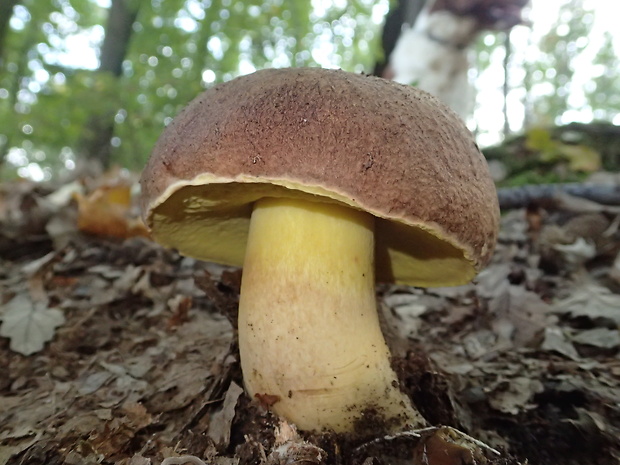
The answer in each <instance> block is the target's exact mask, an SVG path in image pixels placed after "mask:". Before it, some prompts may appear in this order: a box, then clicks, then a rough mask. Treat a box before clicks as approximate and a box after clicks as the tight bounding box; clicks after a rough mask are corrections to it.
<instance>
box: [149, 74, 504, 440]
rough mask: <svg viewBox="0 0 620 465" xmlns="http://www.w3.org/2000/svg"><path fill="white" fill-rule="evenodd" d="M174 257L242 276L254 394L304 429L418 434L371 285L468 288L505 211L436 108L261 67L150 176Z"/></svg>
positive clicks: (216, 99)
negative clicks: (361, 424) (233, 269)
mask: <svg viewBox="0 0 620 465" xmlns="http://www.w3.org/2000/svg"><path fill="white" fill-rule="evenodd" d="M141 185H142V193H143V194H142V195H143V198H142V202H143V205H142V206H143V214H144V219H145V222H146V223H147V225H148V226H149V228H150V229H151V232H152V235H153V237H154V238H155V239H156V240H157V241H158V242H160V243H161V244H163V245H165V246H168V247H174V248H176V249H178V250H179V251H180V253H182V254H185V255H188V256H192V257H195V258H198V259H202V260H207V261H212V262H217V263H221V264H226V265H234V266H243V276H242V284H241V295H240V303H239V321H238V328H239V333H238V334H239V350H240V358H241V367H242V371H243V376H244V383H245V387H246V389H247V391H248V393H249V395H251V396H254V397H259V398H261V399H263V400H265V399H267V400H268V401H269V402H268V403H269V404H272V405H271V408H272V409H273V411H275V412H276V413H277V414H279V415H281V416H283V417H285V418H286V419H288V420H289V421H291V422H293V423H295V424H296V425H297V426H298V427H299V428H300V429H303V430H333V431H336V432H350V431H354V430H355V428H356V425H357V422H358V421H360V420H361V419H363V418H364V417H366V418H372V419H373V421H376V422H377V429H383V430H385V431H395V430H400V429H404V428H411V427H420V426H423V425H424V424H425V421H424V419H423V418H422V416H421V415H420V414H419V413H418V411H417V410H416V409H415V407H414V406H413V405H412V403H411V401H410V399H409V398H408V397H407V396H406V395H405V394H403V393H402V392H401V391H400V389H399V384H398V379H397V376H396V374H395V373H394V371H393V370H392V368H391V365H390V352H389V350H388V347H387V345H386V343H385V340H384V338H383V335H382V333H381V329H380V326H379V318H378V315H377V305H376V296H375V287H374V286H375V282H376V281H382V282H394V283H401V284H408V285H414V286H449V285H459V284H463V283H467V282H469V281H470V280H471V279H472V278H473V277H474V276H475V275H476V273H477V272H478V271H479V270H480V268H481V267H482V266H484V265H485V264H486V263H487V262H488V260H489V258H490V256H491V254H492V251H493V248H494V245H495V242H496V238H497V230H498V221H499V208H498V203H497V196H496V192H495V187H494V185H493V182H492V180H491V177H490V175H489V171H488V168H487V165H486V162H485V159H484V157H483V156H482V155H481V153H480V151H479V150H478V147H477V146H476V144H475V142H474V139H473V137H472V135H471V133H470V132H469V131H468V130H467V128H466V127H465V125H464V124H463V122H462V121H461V120H460V119H459V118H458V117H457V116H456V115H455V113H454V112H452V111H451V110H450V109H448V108H447V107H446V106H445V105H443V104H442V103H440V102H439V101H438V100H437V99H435V98H434V97H432V96H430V95H429V94H426V93H424V92H422V91H419V90H417V89H415V88H412V87H408V86H404V85H400V84H395V83H392V82H389V81H386V80H383V79H380V78H376V77H371V76H365V75H357V74H352V73H348V72H344V71H339V70H338V71H337V70H323V69H316V68H305V69H304V68H301V69H280V70H274V69H269V70H263V71H258V72H256V73H253V74H251V75H247V76H243V77H239V78H236V79H234V80H232V81H229V82H226V83H222V84H219V85H216V86H214V87H212V88H210V89H208V90H207V91H205V92H204V93H203V94H202V95H200V96H199V97H197V98H196V99H195V100H194V101H193V102H191V103H190V104H189V106H188V107H187V108H185V110H184V111H182V112H181V113H180V114H179V115H178V116H177V117H176V118H175V119H174V120H173V122H172V123H171V124H170V125H169V126H168V127H167V128H166V130H165V131H164V132H163V134H162V136H161V137H160V139H159V140H158V142H157V144H156V146H155V148H154V150H153V153H152V155H151V158H150V160H149V162H148V164H147V166H146V168H145V170H144V172H143V175H142V179H141Z"/></svg>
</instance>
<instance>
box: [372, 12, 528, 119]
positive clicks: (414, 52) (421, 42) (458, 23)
mask: <svg viewBox="0 0 620 465" xmlns="http://www.w3.org/2000/svg"><path fill="white" fill-rule="evenodd" d="M527 1H528V0H428V1H427V2H425V1H423V0H399V2H398V4H397V5H396V8H395V10H393V11H392V12H391V13H390V14H389V15H388V17H387V19H386V23H385V26H384V31H383V46H384V51H385V54H384V56H385V57H387V58H386V59H385V62H384V63H379V64H378V65H377V67H376V68H375V74H378V75H381V76H383V77H385V78H388V79H393V80H395V81H397V82H400V83H403V84H409V85H414V86H416V87H418V88H420V89H422V90H426V91H427V92H429V93H431V94H433V95H435V96H436V97H438V98H439V99H440V100H442V101H443V102H444V103H446V104H447V105H449V106H450V107H452V109H453V110H455V111H456V112H457V113H459V114H460V115H461V116H462V117H463V118H467V117H468V116H470V113H471V111H472V109H473V100H474V99H473V93H472V92H473V89H471V86H470V84H469V81H468V76H467V74H468V71H469V67H470V64H469V61H468V47H469V46H470V45H471V44H472V43H473V42H474V40H475V39H476V37H477V36H478V34H479V33H480V32H481V31H482V30H485V29H496V30H509V29H510V28H511V27H512V26H514V25H515V24H518V23H519V22H520V20H521V17H520V14H521V9H522V8H523V6H524V5H525V4H526V3H527ZM406 12H415V15H414V19H415V21H412V22H410V23H409V27H403V25H404V24H407V22H406V20H405V19H404V17H405V14H406ZM395 36H396V38H395Z"/></svg>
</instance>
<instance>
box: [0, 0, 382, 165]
mask: <svg viewBox="0 0 620 465" xmlns="http://www.w3.org/2000/svg"><path fill="white" fill-rule="evenodd" d="M108 1H109V0H108ZM124 1H126V2H130V7H132V8H139V10H138V11H139V14H138V17H137V20H136V22H135V24H134V27H133V35H132V37H131V41H130V43H129V50H128V54H127V59H126V60H125V62H124V64H123V75H122V76H121V78H120V79H115V78H113V77H112V76H108V75H106V74H105V73H99V72H96V70H94V69H88V68H84V67H72V66H69V65H67V63H66V60H65V59H63V58H62V57H61V56H62V54H63V52H64V49H65V47H66V44H67V41H68V40H75V39H76V38H78V40H82V41H87V40H93V38H94V37H95V38H96V37H98V38H99V40H100V39H101V38H102V37H103V32H104V28H105V27H106V24H107V12H108V8H107V7H108V3H107V2H106V0H52V1H39V0H23V1H21V2H20V5H19V6H18V7H16V8H15V10H14V15H13V18H12V20H11V29H10V32H9V35H8V37H7V40H8V46H7V47H6V49H5V50H6V54H5V55H6V56H5V57H4V58H5V60H4V63H5V66H4V67H3V68H2V69H0V155H1V154H2V152H3V146H4V152H7V151H8V150H9V149H12V150H11V152H10V157H9V162H11V163H12V164H14V165H18V166H25V165H27V164H28V163H30V162H36V163H37V164H38V165H41V166H45V167H47V169H48V172H49V173H51V172H56V171H57V170H58V169H60V168H62V167H63V166H64V165H65V164H67V163H68V164H69V165H68V166H70V165H71V164H73V163H74V161H75V160H73V159H74V158H75V157H76V150H77V148H76V147H77V144H78V142H79V141H80V139H81V136H82V135H83V132H84V131H88V130H89V127H90V126H89V117H91V116H92V115H93V114H97V115H109V117H110V118H113V119H114V121H115V128H114V139H113V141H112V142H113V146H114V152H113V160H114V161H115V162H117V163H119V164H121V165H123V166H127V167H129V168H131V169H135V170H138V169H140V168H141V167H142V166H143V164H144V162H145V160H146V158H147V157H148V154H149V152H150V149H151V147H152V146H153V144H154V142H155V140H156V139H157V137H158V135H159V134H160V133H161V131H162V129H163V127H164V126H165V124H167V123H168V122H169V121H170V119H171V118H172V117H173V116H174V115H175V114H176V113H178V111H179V110H180V109H181V108H182V107H183V106H184V105H186V104H187V103H188V102H189V101H190V100H191V99H192V98H194V97H195V96H196V95H197V94H198V93H199V92H201V91H202V90H203V89H204V88H206V87H208V86H211V85H213V84H215V83H217V82H222V81H226V80H229V79H232V78H233V77H235V76H237V75H239V74H244V73H248V72H251V71H253V70H254V69H261V68H266V67H288V66H319V65H323V66H325V65H331V66H339V67H341V68H343V69H347V70H351V71H363V70H365V69H370V68H371V67H372V65H373V64H374V62H375V59H376V56H377V50H378V40H379V34H378V32H379V29H380V24H378V22H377V21H373V19H372V10H373V8H374V7H376V4H377V2H375V1H374V0H354V1H350V2H333V3H332V2H330V3H328V4H327V5H328V7H326V8H324V9H321V8H322V7H321V5H322V3H320V2H319V3H320V5H319V6H317V7H313V3H312V2H311V1H310V0H299V1H298V0H295V1H289V2H283V1H282V0H264V1H262V0H165V1H164V0H124ZM386 2H387V0H386ZM386 2H385V3H386ZM100 45H101V44H100V43H94V44H93V46H94V47H98V46H100ZM8 171H9V172H11V171H12V170H11V169H9V170H8Z"/></svg>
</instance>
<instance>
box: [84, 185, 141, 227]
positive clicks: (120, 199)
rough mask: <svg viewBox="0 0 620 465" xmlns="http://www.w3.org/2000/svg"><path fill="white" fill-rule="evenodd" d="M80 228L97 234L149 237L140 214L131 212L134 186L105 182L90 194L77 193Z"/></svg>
mask: <svg viewBox="0 0 620 465" xmlns="http://www.w3.org/2000/svg"><path fill="white" fill-rule="evenodd" d="M74 198H75V200H76V201H77V204H78V229H79V230H80V231H83V232H85V233H88V234H93V235H95V236H110V237H118V238H122V239H125V238H128V237H135V236H144V237H148V235H149V234H148V231H147V229H146V226H144V223H142V220H141V219H140V218H139V217H132V216H130V214H129V211H130V207H131V185H129V184H115V185H104V186H100V187H98V188H97V189H95V190H94V191H93V192H92V193H90V194H89V195H88V196H84V195H82V194H81V193H79V192H77V193H75V194H74Z"/></svg>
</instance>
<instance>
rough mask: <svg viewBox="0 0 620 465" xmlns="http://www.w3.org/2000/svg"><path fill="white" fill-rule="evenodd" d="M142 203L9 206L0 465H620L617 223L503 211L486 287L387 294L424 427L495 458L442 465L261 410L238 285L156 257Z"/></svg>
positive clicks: (404, 377)
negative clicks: (239, 342) (240, 349)
mask: <svg viewBox="0 0 620 465" xmlns="http://www.w3.org/2000/svg"><path fill="white" fill-rule="evenodd" d="M133 186H134V184H133V180H132V179H131V178H130V177H129V178H123V176H121V175H119V174H118V173H117V174H115V175H114V176H110V177H108V178H107V179H105V178H104V179H99V180H85V181H81V182H77V183H71V184H67V185H64V186H60V187H58V186H57V187H53V186H46V185H37V184H32V183H28V182H17V183H12V184H5V185H3V186H0V319H2V327H1V328H0V336H1V337H0V465H4V464H10V465H17V464H20V465H26V464H33V465H34V464H37V465H39V464H43V463H45V464H65V463H66V464H76V465H78V464H80V465H81V464H112V463H116V464H123V465H146V464H154V465H156V464H160V463H162V462H164V463H165V464H172V463H194V464H199V463H201V462H204V463H209V464H222V465H224V464H230V465H235V464H240V465H245V464H259V463H269V464H280V463H282V464H283V463H289V464H293V463H300V464H301V463H303V464H311V463H312V464H318V463H324V464H346V465H348V464H365V465H371V464H381V463H384V464H388V463H393V464H395V463H409V464H412V465H425V464H429V465H460V464H473V463H477V464H481V463H505V464H508V463H517V462H520V463H529V464H535V465H556V464H562V465H571V464H575V465H576V464H580V465H584V464H593V465H594V464H597V465H598V464H600V465H607V464H618V463H620V332H619V330H618V328H619V327H620V258H619V252H620V229H619V226H620V209H619V208H617V207H613V206H604V205H599V204H595V203H593V202H583V201H575V202H571V201H568V202H567V201H566V199H564V201H563V202H562V203H561V205H562V207H558V205H555V204H554V203H553V202H550V203H548V204H547V205H544V206H543V205H539V206H531V207H530V208H528V209H527V210H526V209H522V210H512V211H508V212H505V213H504V215H503V217H502V225H501V233H500V240H499V244H498V246H497V250H496V253H495V256H494V259H493V261H492V263H491V264H490V265H489V266H488V267H487V268H486V269H485V270H484V271H483V272H482V273H481V274H480V275H479V277H478V278H477V279H476V281H475V283H473V284H471V285H466V286H461V287H456V288H441V289H426V290H422V289H416V288H410V287H399V286H381V287H380V288H379V300H380V304H381V305H380V306H381V308H382V309H383V310H384V312H383V313H384V314H385V332H386V334H387V335H388V339H389V340H390V342H391V345H392V348H393V353H394V354H395V357H394V365H395V366H396V367H397V368H398V372H399V375H400V376H401V382H402V384H403V385H404V386H405V387H406V389H407V391H408V393H409V394H410V395H411V397H412V398H413V400H414V402H415V403H416V404H417V405H418V406H419V408H420V410H421V412H422V413H423V414H424V416H425V417H426V418H427V420H428V421H429V422H430V423H431V424H433V425H449V426H452V427H454V428H457V429H458V430H460V431H463V432H465V433H467V434H468V435H470V436H471V437H473V438H476V439H478V440H480V441H482V442H483V443H485V444H487V445H488V446H490V447H492V448H494V449H495V450H497V451H499V452H500V454H501V455H500V456H495V454H494V453H493V452H492V451H490V449H487V448H486V447H484V446H479V445H478V446H475V447H474V446H472V448H471V450H472V451H474V452H472V453H463V449H458V450H456V452H454V451H450V450H449V449H450V448H449V447H446V448H445V450H443V449H442V451H443V452H445V454H443V455H442V454H439V455H441V457H439V456H438V455H437V454H435V457H433V453H432V449H433V447H436V446H435V445H433V444H435V442H433V441H436V439H437V437H438V432H437V431H435V432H433V433H431V434H428V433H424V434H422V437H418V436H416V435H408V436H406V435H405V436H402V437H397V438H377V440H376V441H370V440H369V439H368V438H367V439H366V440H365V442H364V443H363V444H362V443H359V442H357V443H356V442H354V441H351V440H350V439H348V438H345V437H340V436H337V435H334V434H313V435H307V434H304V433H299V434H298V433H296V432H295V431H294V430H292V428H291V427H290V425H287V424H285V423H283V422H281V421H280V420H278V419H277V418H276V417H275V416H274V415H272V414H271V413H270V412H269V411H268V409H267V408H266V406H265V405H261V404H260V403H259V402H257V401H256V400H252V399H250V398H248V397H247V396H246V395H245V394H244V393H243V390H242V389H241V387H240V386H242V385H243V382H242V377H241V373H240V369H239V363H238V355H237V349H236V341H235V337H236V336H235V330H234V321H235V312H236V306H237V300H238V290H239V282H240V272H239V271H238V270H234V269H226V268H222V267H219V266H215V265H212V264H207V263H203V262H199V261H196V260H193V259H189V258H184V257H181V256H179V255H178V254H177V253H175V252H173V251H170V250H165V249H163V248H161V247H159V246H158V245H156V244H155V243H153V242H152V241H151V240H149V239H148V237H146V233H145V231H144V228H143V227H142V226H141V223H140V222H139V221H138V220H137V212H136V210H135V206H134V204H133V203H132V200H131V199H132V197H131V194H132V192H133ZM567 205H571V207H570V208H567V207H566V206H567ZM441 431H442V432H444V433H445V431H446V430H441ZM287 441H288V442H289V443H290V442H291V441H292V442H293V443H294V444H296V446H297V447H298V448H297V449H295V450H294V451H293V452H294V453H293V452H291V450H292V449H289V452H288V454H289V455H286V454H285V455H282V454H280V456H278V453H277V452H274V451H277V450H279V451H280V452H282V450H283V449H282V447H283V445H286V444H287ZM472 444H475V443H472ZM442 447H443V446H442ZM278 448H279V449H278ZM468 450H469V449H468ZM295 451H296V452H295ZM300 451H301V452H300ZM295 454H297V455H295ZM484 455H486V456H487V458H486V459H485V458H483V456H484ZM175 456H185V458H182V459H178V460H176V459H171V458H170V457H175Z"/></svg>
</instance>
